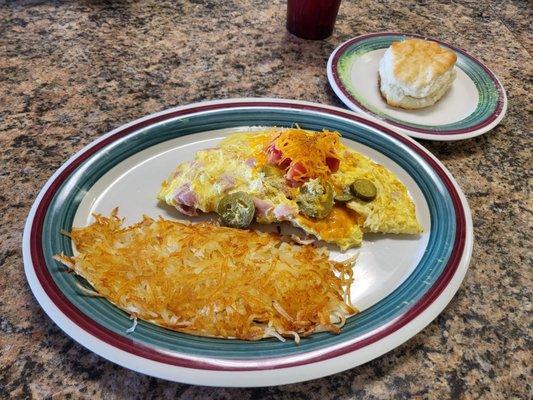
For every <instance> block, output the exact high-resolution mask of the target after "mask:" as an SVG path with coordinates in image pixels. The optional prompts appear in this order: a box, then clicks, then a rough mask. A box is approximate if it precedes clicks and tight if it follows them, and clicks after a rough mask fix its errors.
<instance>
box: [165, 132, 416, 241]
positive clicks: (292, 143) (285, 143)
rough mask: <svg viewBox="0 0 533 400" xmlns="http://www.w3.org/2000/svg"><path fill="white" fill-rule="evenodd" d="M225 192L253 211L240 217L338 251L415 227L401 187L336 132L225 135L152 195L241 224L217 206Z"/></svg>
mask: <svg viewBox="0 0 533 400" xmlns="http://www.w3.org/2000/svg"><path fill="white" fill-rule="evenodd" d="M365 188H366V189H367V192H368V189H371V190H370V191H369V192H368V193H367V194H366V195H365V193H363V191H364V190H363V189H365ZM228 195H233V198H235V199H238V200H240V201H242V203H243V204H253V206H251V208H250V212H251V213H253V214H252V215H250V214H246V213H245V212H243V210H240V212H241V216H242V217H243V218H248V219H250V217H251V216H253V217H254V218H255V220H256V221H257V222H259V223H266V224H270V223H276V222H281V221H289V222H291V223H292V224H293V225H295V226H297V227H299V228H301V229H303V230H304V231H305V232H306V233H307V234H309V235H312V236H314V237H316V238H317V239H319V240H324V241H326V242H329V243H334V244H336V245H338V246H339V247H340V248H341V249H342V250H345V249H348V248H350V247H354V246H359V245H360V244H361V242H362V238H363V232H384V233H407V234H417V233H420V232H421V231H422V230H421V227H420V225H419V223H418V221H417V219H416V212H415V206H414V203H413V202H412V200H411V198H410V197H409V194H408V192H407V189H406V188H405V186H404V185H403V184H402V183H401V182H400V181H399V180H398V178H397V177H396V176H394V174H393V173H392V172H390V171H389V170H387V169H386V168H385V167H383V166H382V165H379V164H377V163H374V162H373V161H372V160H370V159H368V158H367V157H365V156H363V155H361V154H359V153H357V152H356V151H354V150H352V149H350V148H348V147H347V146H345V145H344V144H343V143H341V141H340V134H339V133H338V132H332V131H327V130H324V131H323V132H312V131H306V130H303V129H299V128H290V129H289V128H271V129H267V130H263V131H257V132H246V133H237V134H233V135H230V136H228V137H227V138H226V139H225V140H223V141H222V142H221V143H220V145H219V146H218V147H216V148H214V149H206V150H201V151H199V152H197V153H196V155H195V159H194V161H192V162H185V163H181V164H179V165H178V166H177V168H176V170H175V171H174V172H173V173H172V175H171V176H170V178H169V179H168V180H167V181H164V182H163V183H162V185H161V189H160V191H159V194H158V198H159V199H160V200H162V201H165V202H166V203H168V204H170V205H173V206H175V207H176V208H177V209H178V210H179V211H181V212H182V213H184V214H187V215H197V214H198V213H199V212H204V213H208V212H216V213H218V214H219V215H220V217H221V219H222V220H223V222H226V223H227V224H228V225H230V226H238V227H241V226H240V225H232V222H230V221H235V220H236V217H235V215H234V214H231V215H230V213H231V212H232V211H231V207H225V208H220V209H219V207H218V206H219V204H220V202H221V201H222V200H223V199H224V198H225V197H226V196H228ZM225 213H228V215H225ZM237 222H239V221H237Z"/></svg>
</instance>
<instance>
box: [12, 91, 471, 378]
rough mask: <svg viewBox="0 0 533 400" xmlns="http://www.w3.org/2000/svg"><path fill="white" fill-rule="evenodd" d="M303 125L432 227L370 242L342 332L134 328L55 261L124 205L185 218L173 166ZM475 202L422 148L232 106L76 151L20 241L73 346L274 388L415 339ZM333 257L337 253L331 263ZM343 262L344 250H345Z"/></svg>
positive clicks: (451, 272)
mask: <svg viewBox="0 0 533 400" xmlns="http://www.w3.org/2000/svg"><path fill="white" fill-rule="evenodd" d="M295 123H296V124H298V125H299V126H300V127H302V128H304V129H311V130H315V131H317V130H318V131H319V130H322V129H323V128H328V129H332V130H337V131H339V132H341V134H342V136H343V141H344V143H345V144H346V145H347V146H350V147H351V148H353V149H355V150H357V151H359V152H361V153H363V154H365V155H367V156H369V157H370V158H372V159H374V160H375V161H377V162H379V163H380V164H382V165H384V166H385V167H387V168H389V169H390V170H391V171H393V172H394V173H395V174H396V175H397V176H398V177H399V178H400V180H401V181H402V182H404V183H405V185H406V187H407V189H408V190H409V193H410V194H411V196H412V198H413V201H414V203H415V205H416V209H417V216H418V218H419V221H420V223H421V225H422V226H423V228H424V233H423V234H422V235H420V236H418V237H411V236H402V235H396V236H394V235H368V236H365V240H364V243H363V245H362V246H361V248H360V250H357V251H358V252H359V257H358V259H357V262H356V265H355V270H354V274H355V282H354V285H353V286H352V288H351V292H352V301H353V302H354V305H355V306H356V307H357V308H359V309H360V310H361V312H360V313H359V314H356V315H354V316H353V317H350V318H349V319H348V321H347V322H346V325H345V326H344V327H343V329H342V332H341V333H340V334H339V335H331V334H328V333H317V334H314V335H311V336H310V337H309V338H304V339H302V341H301V342H300V344H299V345H298V346H297V345H295V344H294V342H291V341H286V342H285V343H282V342H280V341H278V340H276V339H264V340H260V341H257V342H247V341H241V340H225V339H218V338H208V337H198V336H192V335H187V334H184V333H179V332H174V331H171V330H168V329H164V328H161V327H159V326H156V325H153V324H150V323H147V322H144V321H140V322H139V324H138V325H137V327H136V329H135V331H134V332H128V328H129V327H130V326H131V320H130V319H129V317H128V315H127V314H126V313H124V312H123V311H122V310H120V309H118V308H116V307H115V306H113V305H112V304H111V303H110V302H108V301H107V300H105V299H103V298H95V297H88V296H84V295H83V294H80V292H79V291H78V289H77V285H76V283H77V279H78V278H77V277H76V276H75V275H73V274H69V273H68V272H67V271H66V268H64V267H63V266H61V265H60V264H59V263H58V262H56V261H55V260H54V259H53V256H54V254H59V253H65V254H67V255H71V254H73V248H72V243H71V241H70V239H69V238H68V237H66V236H64V235H62V234H61V232H62V231H63V230H64V231H70V230H72V227H73V226H74V227H75V226H84V225H86V224H89V223H91V219H92V217H91V214H92V213H95V212H96V213H101V214H103V215H109V213H110V212H111V210H112V209H113V208H115V207H117V206H118V207H119V213H120V216H121V217H124V218H126V220H127V223H132V222H135V221H138V220H139V219H140V218H141V217H142V215H143V214H146V215H149V216H151V217H154V218H155V217H157V216H158V215H162V216H164V217H165V218H182V216H181V215H180V214H179V213H177V212H176V211H175V210H174V209H170V208H168V207H162V206H161V205H160V204H159V203H158V202H157V199H156V192H157V190H158V188H159V185H160V183H161V181H162V180H163V179H166V178H167V177H168V174H169V173H170V171H172V170H173V169H174V168H175V166H176V164H178V163H180V162H183V161H186V160H191V159H192V158H193V157H194V153H195V152H196V151H198V150H200V149H206V148H210V147H213V146H216V144H217V143H218V142H219V141H220V140H221V139H222V138H224V137H225V136H227V135H228V134H230V133H233V132H236V131H239V130H252V129H254V127H260V126H263V127H264V126H285V127H290V126H292V125H293V124H295ZM472 243H473V235H472V221H471V216H470V212H469V208H468V204H467V202H466V199H465V197H464V195H463V194H462V192H461V190H460V189H459V187H458V185H457V183H456V182H455V181H454V179H453V178H452V177H451V175H450V173H449V172H448V171H447V170H446V169H445V168H444V167H443V166H442V164H441V163H440V162H439V161H438V160H436V159H435V157H433V156H432V155H431V154H430V153H429V152H428V151H427V150H425V149H424V148H423V147H422V146H421V145H419V144H418V143H416V142H415V141H414V140H412V139H410V138H408V137H406V136H404V135H400V134H398V133H395V132H393V131H391V130H389V129H387V128H385V127H383V126H382V125H380V124H378V123H376V122H373V121H369V120H368V118H366V117H362V116H358V115H356V114H354V113H353V112H351V111H347V110H342V109H339V108H335V107H328V106H324V105H320V104H313V103H307V102H299V101H290V100H274V99H236V100H223V101H216V102H206V103H199V104H192V105H189V106H182V107H178V108H174V109H170V110H167V111H163V112H161V113H158V114H154V115H150V116H148V117H145V118H142V119H140V120H137V121H133V122H131V123H129V124H127V125H124V126H122V127H120V128H117V129H115V130H114V131H112V132H110V133H108V134H106V135H104V136H102V137H100V138H99V139H97V140H95V141H94V142H92V143H90V144H89V145H88V146H86V147H85V148H83V149H82V150H80V151H79V152H78V153H76V154H75V155H73V156H72V157H71V158H70V159H69V160H68V161H66V162H65V164H64V165H63V166H62V167H61V168H60V169H59V170H58V171H57V172H56V173H55V174H54V175H53V176H52V177H51V178H50V180H49V181H48V182H47V183H46V185H45V186H44V188H43V189H42V191H41V192H40V194H39V196H38V197H37V199H36V201H35V203H34V205H33V207H32V209H31V211H30V214H29V216H28V220H27V223H26V228H25V231H24V239H23V245H22V246H23V254H24V267H25V271H26V276H27V279H28V282H29V284H30V287H31V289H32V291H33V293H34V295H35V297H36V298H37V300H38V301H39V303H40V304H41V306H42V307H43V309H44V310H45V311H46V313H47V314H48V315H49V316H50V318H52V320H53V321H54V322H55V323H56V324H57V325H58V326H59V327H60V328H61V329H63V330H64V331H65V332H66V333H67V334H68V335H70V336H71V337H72V338H73V339H75V340H76V341H78V342H79V343H81V344H82V345H83V346H85V347H87V348H88V349H90V350H92V351H94V352H95V353H97V354H99V355H101V356H102V357H105V358H107V359H109V360H111V361H113V362H115V363H117V364H120V365H123V366H125V367H127V368H130V369H133V370H135V371H139V372H142V373H145V374H149V375H153V376H156V377H160V378H164V379H169V380H173V381H179V382H186V383H192V384H198V385H216V386H270V385H281V384H286V383H293V382H299V381H304V380H308V379H313V378H318V377H321V376H325V375H328V374H333V373H336V372H339V371H342V370H345V369H347V368H351V367H354V366H356V365H359V364H362V363H364V362H367V361H369V360H371V359H373V358H375V357H378V356H380V355H381V354H383V353H385V352H387V351H389V350H391V349H393V348H394V347H396V346H398V345H400V344H401V343H403V342H405V341H406V340H408V339H409V338H410V337H411V336H413V335H415V334H416V333H417V332H419V331H420V330H421V329H422V328H424V326H426V325H427V324H428V323H429V322H430V321H431V320H433V318H435V317H436V316H437V315H438V314H439V313H440V312H441V311H442V310H443V309H444V307H445V306H446V304H448V302H449V301H450V300H451V299H452V297H453V295H454V294H455V292H456V291H457V289H458V288H459V285H460V284H461V281H462V280H463V277H464V275H465V272H466V270H467V268H468V263H469V260H470V255H471V251H472ZM334 256H335V255H334ZM337 256H340V255H337Z"/></svg>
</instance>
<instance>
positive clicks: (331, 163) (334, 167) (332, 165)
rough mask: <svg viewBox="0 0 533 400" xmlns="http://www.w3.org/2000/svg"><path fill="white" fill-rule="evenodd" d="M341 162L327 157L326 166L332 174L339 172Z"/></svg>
mask: <svg viewBox="0 0 533 400" xmlns="http://www.w3.org/2000/svg"><path fill="white" fill-rule="evenodd" d="M340 162H341V161H340V160H339V159H338V158H335V157H326V165H327V166H328V168H329V170H330V171H331V172H337V171H338V170H339V165H340Z"/></svg>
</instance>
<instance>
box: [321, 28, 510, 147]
mask: <svg viewBox="0 0 533 400" xmlns="http://www.w3.org/2000/svg"><path fill="white" fill-rule="evenodd" d="M408 37H415V38H421V39H428V40H432V41H435V42H437V43H439V44H440V45H441V46H443V47H447V48H449V49H451V50H453V51H455V53H456V54H457V63H456V64H455V68H456V71H457V78H456V79H455V81H454V83H453V85H452V87H451V88H450V90H448V92H447V93H446V94H445V95H444V96H443V97H442V98H441V99H440V100H439V101H438V102H437V103H435V104H434V105H433V106H431V107H428V108H424V109H420V110H403V109H401V108H395V107H391V106H389V105H388V104H387V103H386V102H385V100H383V98H382V97H381V93H380V91H379V87H378V67H379V61H380V60H381V58H382V57H383V54H384V53H385V51H386V50H387V48H388V47H389V46H390V45H391V44H392V43H393V42H398V41H401V40H404V39H406V38H408ZM327 74H328V80H329V83H330V85H331V87H332V88H333V90H334V91H335V93H336V94H337V96H339V98H340V99H341V100H342V102H343V103H344V104H346V105H347V106H348V107H349V108H351V109H352V110H354V111H356V112H360V113H363V114H366V115H368V116H370V117H373V118H376V119H379V120H380V121H381V122H382V123H384V124H385V125H386V126H387V127H389V128H391V129H393V130H395V131H396V132H400V133H404V134H406V135H409V136H412V137H415V138H420V139H429V140H446V141H452V140H461V139H469V138H472V137H475V136H478V135H481V134H483V133H485V132H487V131H489V130H491V129H492V128H494V127H495V126H496V125H497V124H498V123H499V122H500V121H501V120H502V118H503V117H504V115H505V112H506V110H507V97H506V95H505V90H504V88H503V86H502V84H501V83H500V81H499V80H498V78H496V76H495V75H494V74H493V73H492V72H491V71H490V70H489V69H488V68H487V67H486V66H485V65H483V63H481V61H479V60H477V59H476V58H474V57H472V56H471V55H469V54H468V53H467V52H466V51H465V50H462V49H459V48H457V47H455V46H452V45H450V44H447V43H444V42H442V41H440V40H437V39H433V38H427V37H423V36H419V35H410V34H409V35H406V34H402V33H390V32H378V33H371V34H368V35H362V36H358V37H356V38H353V39H350V40H348V41H346V42H344V43H343V44H341V45H340V46H339V47H337V48H336V49H335V51H334V52H333V53H332V54H331V56H330V58H329V61H328V66H327Z"/></svg>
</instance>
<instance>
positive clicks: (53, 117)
mask: <svg viewBox="0 0 533 400" xmlns="http://www.w3.org/2000/svg"><path fill="white" fill-rule="evenodd" d="M285 7H286V5H285V2H282V1H279V0H275V1H266V0H257V1H251V0H239V1H237V0H230V1H216V0H194V1H192V0H191V1H168V0H163V1H144V0H139V1H131V2H130V1H126V0H123V1H103V0H81V1H54V0H50V1H40V0H21V1H2V2H0V200H1V201H0V215H1V225H0V398H37V399H40V398H53V399H63V398H83V399H85V398H87V399H97V398H103V399H119V398H127V399H136V398H162V397H164V398H178V399H204V398H207V399H268V398H286V399H378V398H430V399H440V398H453V399H459V398H464V399H470V398H483V399H511V398H519V399H526V398H531V396H532V394H533V392H532V389H531V373H530V372H531V371H530V368H531V365H533V362H532V357H531V329H529V327H528V325H530V324H531V318H530V317H529V315H530V314H529V315H528V312H530V311H531V298H532V296H531V295H532V293H531V281H532V280H531V276H532V274H531V271H532V269H531V242H530V240H529V235H528V233H529V232H531V228H532V217H531V215H532V214H531V210H532V204H531V194H530V191H529V189H530V187H531V186H530V185H531V168H530V167H531V165H532V162H531V161H532V160H531V141H530V140H529V137H530V134H531V126H532V124H531V122H532V121H531V114H530V112H531V103H532V96H531V94H530V93H531V89H532V87H531V76H532V75H531V72H532V60H531V51H532V50H533V48H532V46H533V45H532V43H533V40H532V34H531V29H530V25H531V11H532V8H531V4H530V3H528V2H527V1H518V0H513V1H501V0H498V1H488V0H480V1H469V0H464V1H461V0H458V1H451V2H439V1H437V0H427V1H424V2H418V3H416V4H414V2H407V1H403V2H401V1H400V2H394V1H382V0H379V1H378V0H376V1H369V0H360V1H343V3H342V5H341V9H340V13H339V18H338V21H337V26H336V30H335V32H334V34H333V36H332V37H330V38H329V39H327V40H324V41H317V42H313V41H304V40H300V39H298V38H295V37H293V36H291V35H289V34H288V33H287V32H286V30H285V28H284V22H285ZM381 30H389V31H404V32H413V33H419V34H425V35H430V36H435V37H439V38H442V39H443V40H445V41H449V42H451V43H454V44H455V45H457V46H459V47H462V48H465V49H468V50H469V51H470V52H471V53H472V54H473V55H475V56H476V57H478V58H479V59H481V60H483V61H484V62H485V63H486V64H487V65H488V66H489V67H490V68H491V69H492V70H493V71H494V72H495V73H496V74H497V75H498V76H499V77H500V79H501V81H502V83H503V85H504V86H505V88H506V90H507V94H508V97H509V108H508V113H507V116H506V118H505V119H504V120H503V121H502V123H501V124H500V125H499V126H498V127H497V128H495V129H494V130H492V131H491V132H490V133H488V134H485V135H483V136H481V137H478V138H475V139H471V140H466V141H462V142H457V143H436V142H428V141H421V142H422V144H423V145H424V146H426V147H427V148H429V149H430V150H431V151H432V152H433V153H434V154H435V155H436V156H437V157H438V158H439V159H440V160H442V162H443V163H444V164H445V165H446V166H447V167H448V168H449V169H450V171H451V172H452V174H453V175H454V176H455V177H456V178H457V180H458V182H459V184H460V186H461V187H462V189H463V190H464V192H465V194H466V196H467V197H468V200H469V202H470V207H471V209H472V215H473V221H474V227H475V236H476V242H475V246H474V253H473V258H472V262H471V265H470V269H469V271H468V273H467V275H466V278H465V280H464V282H463V284H462V286H461V288H460V289H459V291H458V293H457V295H456V297H455V298H454V299H453V300H452V302H451V303H450V304H449V305H448V307H447V308H446V309H445V310H444V312H443V313H442V314H441V315H440V316H439V317H438V318H437V319H436V320H435V321H433V322H432V323H431V324H430V325H429V326H428V327H427V328H425V329H424V330H423V331H422V332H420V333H419V334H418V335H416V336H415V337H414V338H412V339H411V340H409V341H408V342H407V343H405V344H403V345H401V346H399V347H398V348H397V349H395V350H393V351H391V352H390V353H388V354H386V355H385V356H383V357H381V358H379V359H377V360H374V361H372V362H369V363H367V364H365V365H362V366H360V367H357V368H353V369H351V370H348V371H345V372H342V373H339V374H336V375H333V376H330V377H326V378H323V379H318V380H314V381H310V382H305V383H301V384H293V385H287V386H282V387H272V388H263V389H217V388H206V387H196V386H189V385H184V384H177V383H171V382H166V381H162V380H158V379H155V378H151V377H148V376H144V375H141V374H138V373H135V372H132V371H129V370H127V369H124V368H122V367H119V366H117V365H115V364H112V363H110V362H108V361H106V360H104V359H103V358H100V357H99V356H97V355H95V354H93V353H91V352H89V351H88V350H86V349H85V348H84V347H82V346H80V345H79V344H77V343H75V342H74V341H73V340H71V339H70V338H68V337H67V336H66V335H65V334H64V333H63V332H62V331H61V330H60V329H59V328H57V327H56V326H55V324H54V323H53V322H51V320H50V319H49V318H48V317H47V316H46V315H45V314H44V312H43V311H42V310H41V308H40V307H39V305H38V304H37V302H36V300H35V299H34V297H33V295H32V293H31V291H30V289H29V287H28V284H27V283H26V279H25V276H24V272H23V264H22V254H21V239H22V230H23V225H24V221H25V219H26V216H27V214H28V211H29V208H30V206H31V204H32V202H33V201H34V199H35V196H36V195H37V193H38V191H39V189H40V188H41V187H42V185H43V184H44V182H45V181H46V180H47V179H48V178H49V177H50V175H51V174H52V173H53V172H54V171H55V170H56V169H57V168H58V167H59V166H60V165H61V164H62V163H63V162H64V161H65V159H66V158H67V157H69V156H70V155H71V154H72V153H74V152H75V151H77V150H78V149H80V148H81V147H82V146H84V145H85V144H87V143H89V142H90V141H92V140H94V139H95V138H97V137H98V136H99V135H101V134H102V133H105V132H107V131H109V130H111V129H113V128H115V127H118V126H120V125H122V124H124V123H126V122H128V121H130V120H132V119H135V118H138V117H141V116H143V115H146V114H148V113H152V112H155V111H160V110H164V109H166V108H169V107H172V106H175V105H180V104H187V103H191V102H195V101H201V100H207V99H219V98H230V97H244V96H254V97H262V96H265V97H266V96H268V97H281V98H296V99H303V100H310V101H316V102H321V103H325V104H333V105H339V106H340V105H341V104H340V103H339V101H338V100H337V99H336V97H335V95H334V94H333V92H332V90H331V89H330V88H329V85H328V83H327V80H326V73H325V66H326V61H327V58H328V56H329V54H330V53H331V51H332V50H333V49H334V48H335V47H336V46H337V45H338V44H339V43H341V42H343V41H345V40H347V39H348V38H350V37H353V36H356V35H359V34H363V33H367V32H375V31H381ZM528 317H529V318H528Z"/></svg>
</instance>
